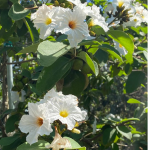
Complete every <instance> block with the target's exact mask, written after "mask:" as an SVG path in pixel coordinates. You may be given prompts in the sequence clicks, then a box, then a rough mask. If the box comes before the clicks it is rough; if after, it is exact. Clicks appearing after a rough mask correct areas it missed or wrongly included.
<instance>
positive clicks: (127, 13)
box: [104, 0, 148, 27]
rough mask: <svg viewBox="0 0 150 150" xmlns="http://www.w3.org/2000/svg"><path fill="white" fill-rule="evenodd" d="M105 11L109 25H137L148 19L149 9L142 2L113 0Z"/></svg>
mask: <svg viewBox="0 0 150 150" xmlns="http://www.w3.org/2000/svg"><path fill="white" fill-rule="evenodd" d="M104 11H105V13H104V17H105V18H107V21H106V22H107V23H108V24H109V26H116V25H117V24H123V26H124V27H127V26H134V27H137V26H140V25H141V23H142V22H146V23H147V20H148V19H147V18H148V11H147V10H146V9H144V7H143V6H141V4H140V3H138V2H136V3H134V1H132V0H113V1H112V3H111V4H108V6H107V7H106V9H105V10H104Z"/></svg>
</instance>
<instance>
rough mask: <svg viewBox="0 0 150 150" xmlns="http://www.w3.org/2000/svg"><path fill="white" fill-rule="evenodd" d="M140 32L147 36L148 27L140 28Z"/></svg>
mask: <svg viewBox="0 0 150 150" xmlns="http://www.w3.org/2000/svg"><path fill="white" fill-rule="evenodd" d="M141 30H142V32H144V33H145V34H147V32H148V27H147V26H146V27H141Z"/></svg>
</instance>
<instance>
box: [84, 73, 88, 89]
mask: <svg viewBox="0 0 150 150" xmlns="http://www.w3.org/2000/svg"><path fill="white" fill-rule="evenodd" d="M84 76H85V86H84V90H85V89H86V88H87V87H88V85H89V78H88V76H87V75H86V74H84Z"/></svg>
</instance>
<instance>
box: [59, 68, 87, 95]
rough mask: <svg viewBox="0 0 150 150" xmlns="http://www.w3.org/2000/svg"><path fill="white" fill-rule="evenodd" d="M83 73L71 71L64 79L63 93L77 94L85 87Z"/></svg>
mask: <svg viewBox="0 0 150 150" xmlns="http://www.w3.org/2000/svg"><path fill="white" fill-rule="evenodd" d="M85 82H86V80H85V75H84V74H83V73H82V72H80V71H71V72H70V73H69V74H68V75H67V76H66V77H65V79H64V86H63V90H62V92H63V94H65V95H67V94H72V95H76V96H79V95H80V94H81V92H82V91H83V89H84V87H85Z"/></svg>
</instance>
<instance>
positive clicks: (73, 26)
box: [68, 21, 76, 29]
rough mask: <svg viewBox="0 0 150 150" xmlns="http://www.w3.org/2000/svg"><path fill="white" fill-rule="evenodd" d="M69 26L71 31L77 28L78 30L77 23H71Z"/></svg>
mask: <svg viewBox="0 0 150 150" xmlns="http://www.w3.org/2000/svg"><path fill="white" fill-rule="evenodd" d="M68 26H69V27H70V28H71V29H75V28H76V22H75V21H69V24H68Z"/></svg>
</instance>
